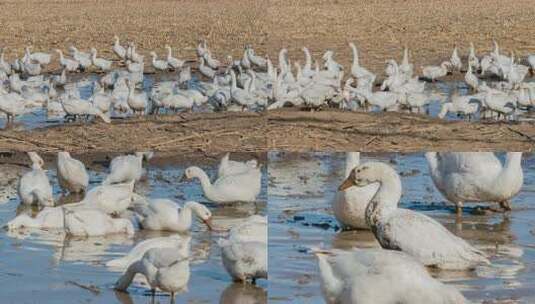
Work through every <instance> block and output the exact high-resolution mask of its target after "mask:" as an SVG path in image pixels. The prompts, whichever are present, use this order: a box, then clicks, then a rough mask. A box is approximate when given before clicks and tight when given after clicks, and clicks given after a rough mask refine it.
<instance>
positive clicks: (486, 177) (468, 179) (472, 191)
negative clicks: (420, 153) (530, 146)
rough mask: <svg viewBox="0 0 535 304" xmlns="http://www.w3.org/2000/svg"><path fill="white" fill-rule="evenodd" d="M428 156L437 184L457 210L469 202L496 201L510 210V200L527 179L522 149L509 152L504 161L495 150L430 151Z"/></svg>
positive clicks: (434, 180) (459, 212) (431, 171)
mask: <svg viewBox="0 0 535 304" xmlns="http://www.w3.org/2000/svg"><path fill="white" fill-rule="evenodd" d="M425 157H426V159H427V164H428V165H429V171H430V173H431V177H432V179H433V183H434V184H435V187H436V188H437V189H438V190H439V191H440V193H442V195H444V197H445V198H446V199H447V200H449V201H450V202H452V203H454V204H455V207H456V209H457V213H458V214H461V213H462V207H463V205H464V203H467V202H496V203H499V204H500V206H501V207H502V208H503V209H504V210H511V204H510V200H511V199H512V198H513V197H514V196H515V195H517V194H518V192H520V189H521V188H522V184H523V181H524V175H523V173H522V165H521V161H522V153H521V152H508V153H507V156H506V160H505V163H504V164H503V165H502V163H501V162H500V160H499V159H498V158H497V157H496V156H495V155H494V153H492V152H445V153H442V152H440V153H437V152H428V153H426V154H425Z"/></svg>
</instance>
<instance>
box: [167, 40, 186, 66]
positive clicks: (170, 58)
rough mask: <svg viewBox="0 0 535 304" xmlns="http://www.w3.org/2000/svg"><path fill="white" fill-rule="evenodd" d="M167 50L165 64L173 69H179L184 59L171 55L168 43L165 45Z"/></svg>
mask: <svg viewBox="0 0 535 304" xmlns="http://www.w3.org/2000/svg"><path fill="white" fill-rule="evenodd" d="M165 49H166V50H167V64H168V65H169V66H170V67H171V68H173V69H175V70H176V69H181V68H182V67H183V66H184V63H185V61H184V60H180V59H177V58H175V57H173V54H172V50H171V47H170V46H169V45H166V46H165Z"/></svg>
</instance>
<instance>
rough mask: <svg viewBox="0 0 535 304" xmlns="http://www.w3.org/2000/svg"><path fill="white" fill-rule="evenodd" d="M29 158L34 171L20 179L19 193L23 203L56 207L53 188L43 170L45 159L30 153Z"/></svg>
mask: <svg viewBox="0 0 535 304" xmlns="http://www.w3.org/2000/svg"><path fill="white" fill-rule="evenodd" d="M28 157H29V158H30V159H31V161H32V170H31V171H29V172H27V173H25V174H24V175H23V176H22V177H21V178H20V181H19V187H18V192H19V197H20V200H21V203H22V204H24V205H34V204H36V205H38V206H54V197H53V196H52V186H51V185H50V181H49V180H48V176H47V175H46V172H45V170H43V166H44V161H43V159H42V158H41V157H40V156H39V155H38V154H37V153H35V152H28Z"/></svg>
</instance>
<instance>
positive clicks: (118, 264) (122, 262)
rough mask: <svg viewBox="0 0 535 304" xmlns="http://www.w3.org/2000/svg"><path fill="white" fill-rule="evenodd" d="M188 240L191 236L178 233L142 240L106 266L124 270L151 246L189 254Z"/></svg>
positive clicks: (151, 247) (185, 254)
mask: <svg viewBox="0 0 535 304" xmlns="http://www.w3.org/2000/svg"><path fill="white" fill-rule="evenodd" d="M190 242H191V236H189V235H180V234H174V235H171V236H164V237H157V238H152V239H148V240H144V241H141V242H139V243H138V244H136V246H134V248H132V249H131V250H130V251H129V252H128V254H126V255H125V256H123V257H121V258H118V259H114V260H111V261H108V262H107V263H106V266H107V267H111V268H119V269H121V270H123V271H125V270H126V269H127V268H128V266H130V265H131V264H132V263H134V262H136V261H138V260H140V259H141V258H142V257H143V255H144V254H145V253H146V252H147V251H149V250H150V249H153V248H173V249H175V250H177V251H178V252H179V253H180V254H182V255H183V256H189V252H190Z"/></svg>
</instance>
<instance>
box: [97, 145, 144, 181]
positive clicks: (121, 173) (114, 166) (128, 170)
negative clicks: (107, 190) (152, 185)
mask: <svg viewBox="0 0 535 304" xmlns="http://www.w3.org/2000/svg"><path fill="white" fill-rule="evenodd" d="M145 154H146V153H143V152H136V153H135V155H121V156H117V157H115V158H114V159H113V160H112V161H111V163H110V173H109V174H108V176H106V178H105V179H104V181H102V184H103V185H109V184H115V183H127V182H131V181H134V182H137V181H139V180H140V179H141V176H142V175H143V158H144V157H146V158H147V160H148V159H150V157H151V155H150V154H147V155H145Z"/></svg>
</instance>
